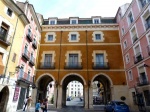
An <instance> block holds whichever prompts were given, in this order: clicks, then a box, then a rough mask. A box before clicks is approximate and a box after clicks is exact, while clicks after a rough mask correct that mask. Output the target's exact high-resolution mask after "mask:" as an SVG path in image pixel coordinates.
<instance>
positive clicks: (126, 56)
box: [125, 53, 130, 64]
mask: <svg viewBox="0 0 150 112" xmlns="http://www.w3.org/2000/svg"><path fill="white" fill-rule="evenodd" d="M128 59H129V60H128ZM125 60H126V64H128V63H130V55H129V53H127V54H126V55H125Z"/></svg>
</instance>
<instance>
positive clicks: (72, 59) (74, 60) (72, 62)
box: [68, 54, 78, 66]
mask: <svg viewBox="0 0 150 112" xmlns="http://www.w3.org/2000/svg"><path fill="white" fill-rule="evenodd" d="M68 64H69V66H78V54H69V63H68Z"/></svg>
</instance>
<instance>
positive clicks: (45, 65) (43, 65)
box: [39, 62, 55, 69]
mask: <svg viewBox="0 0 150 112" xmlns="http://www.w3.org/2000/svg"><path fill="white" fill-rule="evenodd" d="M39 68H41V69H55V63H53V62H41V63H40V66H39Z"/></svg>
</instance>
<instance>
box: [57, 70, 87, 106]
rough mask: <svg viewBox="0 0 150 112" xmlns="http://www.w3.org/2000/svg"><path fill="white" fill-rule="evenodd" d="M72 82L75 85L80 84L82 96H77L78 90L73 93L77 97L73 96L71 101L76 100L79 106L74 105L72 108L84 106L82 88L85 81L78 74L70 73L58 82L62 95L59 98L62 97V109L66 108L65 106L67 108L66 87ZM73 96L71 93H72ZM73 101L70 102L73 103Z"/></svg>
mask: <svg viewBox="0 0 150 112" xmlns="http://www.w3.org/2000/svg"><path fill="white" fill-rule="evenodd" d="M73 82H75V83H81V85H82V87H83V88H82V89H83V90H82V95H83V96H79V94H78V93H79V90H76V91H75V94H76V93H77V94H78V95H75V96H73V98H74V99H73V100H77V101H79V103H80V104H79V105H74V106H82V107H83V106H84V100H82V99H84V86H85V85H86V81H85V79H84V78H83V77H82V76H81V75H79V74H77V73H70V74H67V75H66V76H65V77H63V79H62V80H61V82H60V85H61V86H62V95H61V97H62V107H66V106H68V105H67V101H66V100H67V97H68V96H67V89H68V88H67V87H68V85H69V84H70V83H73ZM72 94H73V93H72ZM73 100H72V102H73ZM80 101H81V102H80ZM69 103H71V102H69Z"/></svg>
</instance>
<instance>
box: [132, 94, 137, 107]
mask: <svg viewBox="0 0 150 112" xmlns="http://www.w3.org/2000/svg"><path fill="white" fill-rule="evenodd" d="M132 98H133V103H134V105H136V104H137V103H136V94H135V92H132Z"/></svg>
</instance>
